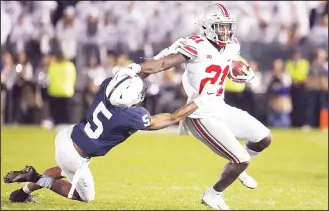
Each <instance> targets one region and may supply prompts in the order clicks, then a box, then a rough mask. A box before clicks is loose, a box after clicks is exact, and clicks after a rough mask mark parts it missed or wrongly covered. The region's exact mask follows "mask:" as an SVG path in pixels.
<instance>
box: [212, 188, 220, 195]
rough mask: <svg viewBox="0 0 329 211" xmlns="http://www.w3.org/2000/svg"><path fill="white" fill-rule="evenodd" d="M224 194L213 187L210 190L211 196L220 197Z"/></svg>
mask: <svg viewBox="0 0 329 211" xmlns="http://www.w3.org/2000/svg"><path fill="white" fill-rule="evenodd" d="M221 193H222V192H218V191H216V190H215V189H214V187H211V188H210V194H213V195H219V194H221Z"/></svg>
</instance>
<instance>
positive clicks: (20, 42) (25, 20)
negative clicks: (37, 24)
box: [10, 13, 34, 52]
mask: <svg viewBox="0 0 329 211" xmlns="http://www.w3.org/2000/svg"><path fill="white" fill-rule="evenodd" d="M33 30H34V28H33V25H32V22H31V19H30V18H29V17H28V16H27V15H26V14H24V13H21V14H20V16H19V17H18V20H17V22H16V23H15V24H14V26H13V29H12V32H11V34H10V44H11V45H12V47H13V48H14V49H15V51H16V52H21V51H25V50H26V47H27V44H28V42H29V41H30V40H31V36H32V33H33Z"/></svg>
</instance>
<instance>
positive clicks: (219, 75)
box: [199, 65, 230, 96]
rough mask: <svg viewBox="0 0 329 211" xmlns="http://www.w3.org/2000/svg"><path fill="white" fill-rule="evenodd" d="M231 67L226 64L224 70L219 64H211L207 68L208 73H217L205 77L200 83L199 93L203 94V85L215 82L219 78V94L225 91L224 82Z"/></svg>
mask: <svg viewBox="0 0 329 211" xmlns="http://www.w3.org/2000/svg"><path fill="white" fill-rule="evenodd" d="M229 69H230V67H229V66H226V67H225V68H224V70H222V68H221V67H220V66H218V65H210V66H209V67H207V68H206V73H212V72H215V73H216V74H215V75H214V76H213V77H208V78H204V79H202V80H201V83H200V88H199V94H201V92H202V90H203V87H204V86H205V84H206V83H207V82H208V81H210V83H211V84H215V83H217V82H218V80H219V83H218V84H219V86H220V89H219V90H218V92H217V96H218V95H221V94H222V93H223V90H224V89H223V83H224V81H225V78H226V76H227V74H228V72H229Z"/></svg>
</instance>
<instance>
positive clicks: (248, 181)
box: [238, 171, 257, 189]
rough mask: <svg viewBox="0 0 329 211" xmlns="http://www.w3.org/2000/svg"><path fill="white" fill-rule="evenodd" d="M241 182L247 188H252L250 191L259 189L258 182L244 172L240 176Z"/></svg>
mask: <svg viewBox="0 0 329 211" xmlns="http://www.w3.org/2000/svg"><path fill="white" fill-rule="evenodd" d="M238 178H239V180H240V182H241V183H242V184H243V185H244V186H246V187H247V188H250V189H255V188H256V187H257V182H256V180H254V178H252V177H251V176H249V175H248V174H247V172H245V171H244V172H242V173H241V174H240V175H239V177H238Z"/></svg>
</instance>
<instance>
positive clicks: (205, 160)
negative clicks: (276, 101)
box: [1, 127, 328, 210]
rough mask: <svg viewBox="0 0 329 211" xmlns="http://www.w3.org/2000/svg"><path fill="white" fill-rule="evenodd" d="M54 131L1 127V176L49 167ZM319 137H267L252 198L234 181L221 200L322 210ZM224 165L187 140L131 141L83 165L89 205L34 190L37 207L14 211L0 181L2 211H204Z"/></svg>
mask: <svg viewBox="0 0 329 211" xmlns="http://www.w3.org/2000/svg"><path fill="white" fill-rule="evenodd" d="M55 134H56V133H55V132H54V131H48V130H43V129H40V128H36V127H2V131H1V162H2V163H1V164H2V165H1V175H2V177H3V176H4V175H5V174H6V173H7V172H8V171H10V170H18V169H21V168H23V167H24V166H25V165H26V164H31V165H33V166H35V167H36V169H37V170H38V171H39V172H42V171H43V170H45V169H46V168H47V167H52V166H55V165H56V163H55V160H54V137H55ZM327 135H328V134H327V133H326V132H320V131H309V132H304V131H300V130H273V137H274V141H273V143H272V145H271V147H270V148H269V149H267V150H266V151H264V152H263V153H262V154H260V155H259V156H258V157H256V158H255V159H254V160H252V162H251V165H250V167H249V169H248V172H249V174H250V175H252V176H253V177H254V178H255V179H256V180H257V181H258V187H257V189H255V190H250V189H247V188H245V187H244V186H242V185H241V184H240V182H239V181H236V182H235V183H234V184H233V185H232V186H231V187H229V188H228V189H227V191H226V192H225V199H226V202H227V204H228V205H229V206H230V208H231V209H255V210H268V209H272V210H273V209H276V210H279V209H304V210H306V209H328V137H327ZM225 163H226V161H225V160H224V159H223V158H220V157H218V156H217V155H216V154H214V153H213V152H212V151H210V150H209V149H208V148H207V147H206V146H205V145H203V144H202V143H201V142H199V141H198V140H196V139H194V138H193V137H192V136H177V135H168V134H153V133H150V134H144V133H143V134H136V135H134V136H132V137H131V138H130V139H129V140H128V141H126V142H124V143H123V144H121V145H119V146H117V147H116V148H114V149H112V151H111V152H110V153H109V154H108V155H107V156H105V157H102V158H96V159H94V160H92V162H91V164H90V168H91V171H92V173H93V176H94V180H95V189H96V199H95V201H93V202H91V203H81V202H77V201H70V200H68V199H65V198H63V197H61V196H57V195H56V194H54V193H53V192H51V191H49V190H45V189H43V190H39V192H38V193H37V196H36V198H37V199H38V200H40V201H41V202H42V204H31V203H29V204H13V203H11V202H9V200H8V197H9V194H10V193H11V191H13V190H15V189H17V188H19V187H21V186H22V184H4V182H3V180H2V181H1V209H33V210H35V209H72V210H76V209H112V210H118V209H148V210H153V209H169V210H182V209H185V210H186V209H194V210H200V209H208V210H210V209H209V208H207V207H205V206H204V205H202V204H201V203H200V197H201V195H202V194H203V193H204V191H205V190H206V188H207V187H208V186H209V185H212V184H213V183H214V182H215V181H216V180H217V178H218V176H219V174H220V172H221V170H222V168H223V166H224V164H225Z"/></svg>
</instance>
